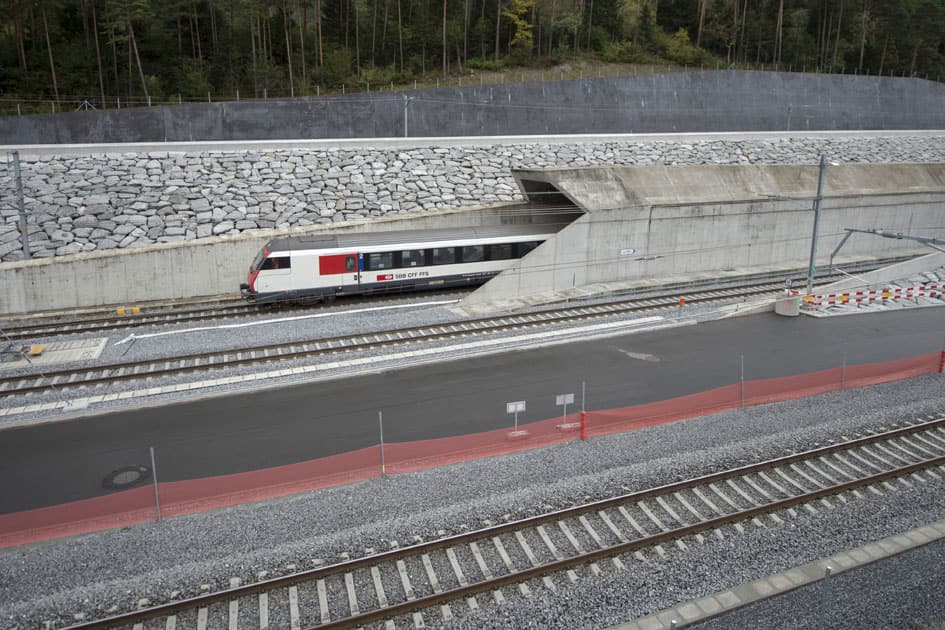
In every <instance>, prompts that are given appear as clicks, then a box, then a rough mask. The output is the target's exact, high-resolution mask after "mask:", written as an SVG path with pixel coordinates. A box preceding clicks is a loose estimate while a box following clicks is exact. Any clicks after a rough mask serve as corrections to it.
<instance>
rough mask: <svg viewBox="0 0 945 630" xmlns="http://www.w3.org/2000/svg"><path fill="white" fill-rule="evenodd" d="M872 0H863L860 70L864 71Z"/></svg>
mask: <svg viewBox="0 0 945 630" xmlns="http://www.w3.org/2000/svg"><path fill="white" fill-rule="evenodd" d="M869 15H870V0H863V27H862V29H860V64H859V66H858V71H859V72H860V73H862V72H863V54H864V53H865V52H866V27H867V23H868V22H869Z"/></svg>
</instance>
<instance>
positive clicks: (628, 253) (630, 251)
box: [620, 247, 637, 256]
mask: <svg viewBox="0 0 945 630" xmlns="http://www.w3.org/2000/svg"><path fill="white" fill-rule="evenodd" d="M636 251H637V250H635V249H633V248H632V247H628V248H627V249H621V250H620V255H621V256H632V255H633V254H634V253H636Z"/></svg>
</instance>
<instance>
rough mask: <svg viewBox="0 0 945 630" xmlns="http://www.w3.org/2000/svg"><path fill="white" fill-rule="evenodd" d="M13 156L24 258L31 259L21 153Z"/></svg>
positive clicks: (14, 152)
mask: <svg viewBox="0 0 945 630" xmlns="http://www.w3.org/2000/svg"><path fill="white" fill-rule="evenodd" d="M11 153H12V154H13V181H14V182H15V183H16V207H17V210H19V211H20V240H21V241H22V242H23V257H24V258H26V259H27V260H29V258H30V230H29V226H28V225H27V223H26V204H25V203H24V202H23V178H22V177H20V152H19V151H12V152H11Z"/></svg>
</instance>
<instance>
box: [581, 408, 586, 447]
mask: <svg viewBox="0 0 945 630" xmlns="http://www.w3.org/2000/svg"><path fill="white" fill-rule="evenodd" d="M581 441H582V442H586V441H587V412H586V411H582V412H581Z"/></svg>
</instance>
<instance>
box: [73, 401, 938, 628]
mask: <svg viewBox="0 0 945 630" xmlns="http://www.w3.org/2000/svg"><path fill="white" fill-rule="evenodd" d="M943 427H945V417H942V418H937V419H934V420H931V421H926V422H922V423H920V424H915V425H909V426H905V427H900V428H897V429H892V430H889V431H884V432H881V433H876V434H873V435H867V436H864V437H860V438H856V439H853V440H848V441H845V442H841V443H837V444H831V445H828V446H823V447H820V448H816V449H812V450H808V451H803V452H800V453H793V454H790V455H785V456H781V457H777V458H774V459H769V460H765V461H762V462H757V463H754V464H748V465H745V466H740V467H737V468H733V469H728V470H724V471H720V472H716V473H711V474H708V475H702V476H699V477H694V478H691V479H687V480H683V481H678V482H674V483H670V484H666V485H662V486H657V487H654V488H649V489H646V490H642V491H637V492H632V493H628V494H624V495H619V496H615V497H609V498H607V499H602V500H599V501H595V502H591V503H586V504H582V505H579V506H573V507H569V508H564V509H560V510H554V511H551V512H547V513H544V514H540V515H536V516H532V517H528V518H524V519H519V520H515V521H511V522H508V523H502V524H499V525H494V526H491V527H486V528H482V529H478V530H475V531H471V532H464V533H461V534H455V535H452V536H446V537H443V538H438V539H436V540H431V541H427V542H423V543H418V544H416V545H411V546H407V547H401V548H397V549H392V550H389V551H386V552H381V553H378V554H372V555H368V556H364V557H362V558H356V559H352V560H347V561H345V562H340V563H336V564H332V565H329V566H325V567H318V568H315V569H308V570H305V571H301V572H298V573H294V574H292V575H287V576H281V577H277V578H271V579H268V580H262V581H259V582H255V583H253V584H246V585H243V586H239V587H234V588H230V589H226V590H222V591H219V592H215V593H207V594H203V595H199V596H195V597H191V598H187V599H182V600H179V601H174V602H168V603H165V604H161V605H158V606H154V607H150V608H146V609H142V610H136V611H131V612H128V613H124V614H119V615H114V616H112V617H108V618H105V619H101V620H96V621H90V622H85V623H81V624H78V625H75V626H71V628H73V629H74V630H80V629H81V630H89V629H93V628H95V629H98V628H108V627H114V626H116V625H127V624H133V623H139V622H142V621H145V620H148V619H152V618H156V617H162V616H169V615H171V614H176V613H180V612H183V611H190V610H196V609H199V608H204V607H207V606H210V605H211V604H214V603H217V602H221V601H231V600H234V599H239V598H243V597H246V596H247V595H253V594H257V593H264V592H270V591H274V590H276V589H280V588H284V587H289V586H293V585H296V584H303V583H311V582H314V581H316V580H318V579H322V578H326V577H329V576H332V575H336V574H340V573H348V572H351V571H354V570H356V569H359V568H365V567H372V566H377V565H380V564H383V563H384V562H390V561H396V560H400V559H404V558H408V557H416V556H419V555H421V554H423V553H427V552H430V551H434V550H437V549H442V548H449V547H455V546H457V545H460V544H464V543H470V542H476V541H479V540H483V539H488V538H491V537H494V536H498V535H500V534H503V533H509V532H518V531H524V530H528V529H532V528H535V527H537V526H538V525H542V524H544V523H548V522H553V521H560V520H563V519H568V518H574V517H578V516H580V515H582V514H586V513H589V512H598V511H601V510H604V509H606V508H611V507H615V506H619V505H624V504H631V503H636V502H639V501H642V500H644V499H649V498H654V497H665V496H671V495H673V494H674V493H677V492H680V491H682V490H686V489H689V488H694V487H701V486H707V485H709V484H712V483H714V482H718V481H723V480H726V479H736V478H740V477H746V476H747V475H750V474H754V473H757V472H762V471H766V470H769V469H774V468H777V467H779V466H783V465H785V464H791V463H794V462H800V461H805V460H817V459H819V458H821V457H823V456H825V455H830V454H836V453H839V452H844V451H851V450H853V449H857V448H859V447H862V446H866V445H869V444H876V443H882V442H889V441H891V440H894V439H896V438H901V437H904V436H908V435H913V434H918V433H927V432H930V431H933V430H936V429H938V430H941V429H942V428H943ZM943 440H945V439H943ZM940 450H945V446H943V447H942V449H940ZM943 465H945V455H941V456H938V457H931V458H926V459H923V460H921V461H919V462H912V463H908V464H906V465H903V466H898V467H894V468H892V469H890V470H886V471H882V472H880V473H876V474H872V475H867V476H861V477H859V478H856V479H853V480H851V481H848V482H844V483H840V484H833V485H830V486H828V487H825V488H822V489H819V490H815V491H812V492H806V493H801V494H799V495H794V496H791V497H788V498H785V499H782V500H779V501H774V502H768V503H765V504H762V505H759V506H755V507H752V508H748V509H743V510H739V511H736V512H733V513H729V514H724V515H721V516H718V517H715V518H711V519H706V520H702V521H700V522H698V523H695V524H692V525H687V526H683V527H679V528H675V529H669V530H667V531H663V532H660V533H658V534H653V535H649V536H644V537H642V538H637V539H634V540H630V541H627V542H625V543H620V544H617V545H611V546H608V547H605V548H601V549H596V550H594V551H592V552H587V553H578V554H576V555H574V556H571V557H569V558H564V559H561V560H556V561H553V562H549V563H544V564H541V565H539V566H533V567H530V568H528V569H522V570H518V571H510V572H509V573H508V574H505V575H502V576H499V577H496V578H493V579H486V580H483V581H479V582H475V583H473V584H469V585H468V586H463V587H460V588H456V589H450V590H446V591H441V592H439V593H434V594H432V595H428V596H423V597H419V598H416V599H412V600H409V601H405V602H402V603H399V604H390V605H388V606H385V607H382V608H378V609H376V610H373V611H369V612H366V613H362V614H360V615H359V616H356V617H346V618H344V619H339V620H336V621H333V622H328V623H323V624H319V625H318V626H316V627H317V628H342V627H353V626H357V625H363V624H365V623H369V622H372V621H377V620H380V619H386V618H391V617H395V616H398V615H401V614H405V613H409V612H414V611H417V610H422V609H425V608H429V607H431V606H434V605H437V604H442V603H446V602H449V601H455V600H459V599H461V598H463V597H465V596H469V595H474V594H477V593H481V592H485V591H491V590H494V589H496V588H498V587H501V586H504V585H507V584H513V583H521V582H524V581H526V580H528V579H531V578H534V577H538V576H542V575H547V574H550V573H557V572H560V571H562V570H564V569H567V568H571V567H573V566H577V565H580V564H586V563H588V562H593V561H595V560H598V559H602V558H607V557H613V556H616V555H621V554H624V553H628V552H631V551H634V550H639V549H642V548H646V547H652V546H655V545H657V544H660V543H663V542H667V541H672V540H678V539H680V538H684V537H686V536H690V535H693V534H697V533H701V532H703V531H708V530H712V529H716V528H718V527H720V526H722V525H726V524H730V523H735V522H739V521H744V520H747V519H751V518H753V517H756V516H759V515H762V514H766V513H770V512H776V511H780V510H783V509H787V508H789V507H792V506H794V505H798V504H801V503H807V502H810V501H813V500H816V499H819V498H823V497H826V496H830V495H835V494H839V493H842V492H845V491H847V490H852V489H856V488H859V487H862V486H867V485H873V484H876V483H879V482H882V481H886V480H889V479H892V478H895V477H900V476H903V475H908V474H910V473H912V472H916V471H919V470H922V469H925V468H930V467H937V466H943Z"/></svg>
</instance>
